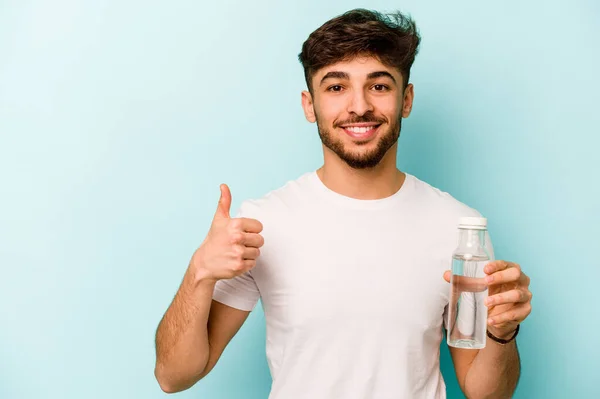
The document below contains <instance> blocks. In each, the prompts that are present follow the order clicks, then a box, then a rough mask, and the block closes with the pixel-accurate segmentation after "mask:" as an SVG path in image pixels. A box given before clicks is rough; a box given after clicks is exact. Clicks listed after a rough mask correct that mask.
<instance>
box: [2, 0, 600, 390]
mask: <svg viewBox="0 0 600 399" xmlns="http://www.w3.org/2000/svg"><path fill="white" fill-rule="evenodd" d="M366 4H368V7H369V8H375V9H379V10H383V11H385V10H392V9H394V8H395V7H398V6H400V7H401V9H402V10H404V11H406V12H409V13H411V14H412V16H413V17H414V18H415V19H416V21H417V23H418V25H419V28H420V31H421V34H422V36H423V42H422V47H421V52H420V54H419V55H418V57H417V60H416V62H415V65H414V67H413V72H412V81H413V83H414V84H415V92H416V98H415V105H414V112H413V114H412V115H411V117H410V118H409V119H407V120H405V122H404V124H403V130H402V135H401V139H400V150H399V167H400V168H401V169H403V170H405V171H407V172H409V173H412V174H415V175H416V176H417V177H419V178H421V179H423V180H425V181H428V182H429V183H431V184H433V185H435V186H437V187H439V188H441V189H443V190H445V191H449V192H450V193H452V194H453V195H454V196H455V197H456V198H458V199H459V200H461V201H464V202H466V203H467V204H469V205H471V206H473V207H475V208H477V209H479V210H480V211H481V212H482V213H484V214H485V215H486V216H487V217H488V218H489V220H490V232H491V234H492V238H493V239H494V242H495V249H496V253H497V256H498V257H499V258H504V259H508V260H513V261H516V262H519V263H521V264H522V266H523V269H524V270H525V271H526V272H527V273H528V274H529V275H530V276H531V280H532V283H531V290H532V291H533V293H534V299H533V307H534V309H533V313H532V315H531V316H530V318H529V319H528V320H527V321H526V322H525V323H524V324H523V328H522V330H521V334H520V336H519V346H520V349H521V356H522V363H523V373H522V377H521V382H520V386H519V389H518V391H517V395H516V397H517V398H527V399H530V398H566V397H573V398H595V397H600V388H599V387H598V383H597V379H598V358H600V352H599V349H598V348H599V346H598V342H597V337H598V318H599V316H600V312H598V303H599V300H598V296H597V292H598V290H597V289H596V288H597V286H598V285H597V281H598V277H600V276H599V272H598V269H599V268H600V262H599V261H598V257H597V256H596V247H597V239H598V238H599V237H600V229H599V226H600V220H599V219H600V218H599V216H598V214H599V213H598V205H599V204H600V201H599V200H598V198H599V194H600V190H599V189H598V172H600V168H599V167H598V150H597V148H598V146H599V145H600V139H599V137H600V116H599V115H600V110H598V106H599V105H600V84H599V82H600V78H599V76H598V74H599V71H600V55H599V47H598V42H599V39H600V27H599V23H598V21H600V6H599V3H598V2H596V1H592V0H590V1H572V0H571V1H568V2H567V1H563V2H552V1H529V2H522V1H504V2H494V3H491V2H481V1H464V0H463V1H453V2H441V1H440V2H434V1H423V0H419V1H403V2H400V3H398V2H393V1H389V0H388V1H373V0H370V1H369V2H357V1H343V0H335V1H327V2H325V1H320V0H319V1H317V0H303V1H298V0H295V1H291V2H290V1H287V2H283V1H264V0H257V1H252V2H246V1H226V0H223V1H218V2H198V1H192V0H188V1H172V2H159V1H141V0H137V1H133V0H130V1H117V0H104V1H99V0H96V1H91V0H90V1H85V2H83V1H76V0H71V1H69V0H56V1H53V2H49V1H41V0H20V1H17V0H14V1H6V0H5V1H0V182H1V185H0V267H1V273H2V274H1V277H0V317H1V324H0V398H11V399H12V398H51V399H54V398H61V399H72V398H89V399H95V398H144V399H148V398H159V397H164V396H166V394H164V393H162V391H160V389H159V387H158V385H157V383H156V381H155V380H154V376H153V367H154V343H153V339H154V332H155V328H156V326H157V324H158V322H159V320H160V318H161V316H162V314H163V312H164V311H165V310H166V308H167V306H168V305H169V303H170V301H171V299H172V297H173V295H174V293H175V290H176V289H177V287H178V284H179V282H180V280H181V277H182V275H183V273H184V270H185V269H186V267H187V264H188V260H189V258H190V256H191V254H192V253H193V251H194V250H195V248H196V247H197V246H198V245H199V244H200V243H201V241H202V239H203V238H204V235H205V233H206V231H207V229H208V226H209V223H210V221H211V219H212V216H213V213H214V210H215V208H216V204H217V200H218V197H219V184H220V183H221V182H226V183H228V184H229V185H230V187H231V190H232V193H233V197H234V202H233V208H236V207H237V206H238V205H239V203H240V202H241V200H243V199H245V198H256V197H259V196H262V195H263V194H264V193H266V192H267V191H269V190H272V189H275V188H277V187H279V186H281V185H282V184H284V183H285V182H286V181H287V180H290V179H294V178H296V177H298V176H299V175H300V174H301V173H304V172H306V171H308V170H312V169H314V168H317V167H318V166H319V165H320V163H321V161H322V153H321V147H320V141H319V138H318V135H317V133H316V130H315V126H314V125H311V124H309V123H307V122H306V121H305V120H304V116H303V114H302V110H301V107H300V92H301V90H303V89H304V80H303V74H302V69H301V66H300V65H299V63H298V62H297V54H298V52H299V51H300V46H301V44H302V42H303V41H304V40H305V39H306V37H307V35H308V34H309V33H310V32H311V31H312V30H314V29H316V28H317V27H318V26H319V25H320V24H322V23H323V22H325V21H326V20H327V19H329V18H331V17H333V16H335V15H337V14H339V13H342V12H344V11H346V10H348V9H350V8H353V7H356V6H365V5H366ZM440 278H441V277H440ZM264 334H265V331H264V319H263V314H262V312H261V311H260V309H259V310H258V311H256V312H254V313H253V314H252V315H251V317H250V318H249V320H248V322H247V323H246V324H245V325H244V327H243V328H242V330H241V331H240V332H239V334H238V335H237V336H236V337H235V338H234V340H233V341H232V342H231V344H230V346H229V347H228V348H227V350H226V352H225V354H224V355H223V357H222V359H221V361H220V363H219V364H218V366H217V368H216V369H215V370H214V371H213V373H212V374H210V375H209V376H208V377H207V378H206V379H205V380H203V381H202V382H201V383H200V384H198V385H197V386H195V387H193V388H192V389H190V390H189V391H186V392H184V393H181V394H178V397H181V398H193V397H198V398H211V399H213V398H214V399H219V398H248V399H254V398H266V397H267V394H268V391H269V385H270V377H269V372H268V369H267V363H266V360H265V355H264V338H265V337H264ZM442 360H443V372H444V375H445V377H446V381H447V384H448V389H449V393H450V395H449V396H450V397H460V394H459V393H458V390H457V385H456V382H455V379H454V377H453V370H452V366H451V363H450V359H449V357H448V353H447V349H446V348H445V346H443V352H442Z"/></svg>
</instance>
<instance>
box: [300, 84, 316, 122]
mask: <svg viewBox="0 0 600 399" xmlns="http://www.w3.org/2000/svg"><path fill="white" fill-rule="evenodd" d="M302 108H303V109H304V116H305V117H306V120H307V121H309V122H310V123H315V122H316V120H317V118H315V108H314V105H313V99H312V95H311V94H310V92H308V91H306V90H304V91H303V92H302Z"/></svg>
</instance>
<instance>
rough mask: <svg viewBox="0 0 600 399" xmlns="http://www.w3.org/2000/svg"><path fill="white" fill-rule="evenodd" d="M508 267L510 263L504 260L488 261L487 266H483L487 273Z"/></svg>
mask: <svg viewBox="0 0 600 399" xmlns="http://www.w3.org/2000/svg"><path fill="white" fill-rule="evenodd" d="M507 267H509V263H508V262H506V261H504V260H495V261H492V262H490V263H488V264H487V265H485V267H484V268H483V271H484V272H485V273H486V274H492V273H495V272H499V271H500V270H504V269H506V268H507Z"/></svg>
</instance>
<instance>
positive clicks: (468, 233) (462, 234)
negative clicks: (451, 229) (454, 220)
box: [458, 229, 487, 252]
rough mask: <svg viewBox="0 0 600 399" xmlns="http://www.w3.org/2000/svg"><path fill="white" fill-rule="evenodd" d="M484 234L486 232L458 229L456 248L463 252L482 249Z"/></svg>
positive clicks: (483, 246)
mask: <svg viewBox="0 0 600 399" xmlns="http://www.w3.org/2000/svg"><path fill="white" fill-rule="evenodd" d="M486 233H487V230H477V229H459V240H458V247H459V248H460V249H461V250H463V251H468V250H474V249H479V248H481V249H484V248H485V236H486ZM475 252H479V251H475Z"/></svg>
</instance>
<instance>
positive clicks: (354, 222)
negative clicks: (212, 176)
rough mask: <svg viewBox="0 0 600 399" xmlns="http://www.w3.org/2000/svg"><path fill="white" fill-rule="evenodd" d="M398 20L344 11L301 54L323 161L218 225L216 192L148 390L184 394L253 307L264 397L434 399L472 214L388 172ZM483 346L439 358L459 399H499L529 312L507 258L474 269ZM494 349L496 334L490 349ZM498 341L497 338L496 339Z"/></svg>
mask: <svg viewBox="0 0 600 399" xmlns="http://www.w3.org/2000/svg"><path fill="white" fill-rule="evenodd" d="M419 40H420V39H419V36H418V34H417V31H416V27H415V24H414V22H413V21H412V20H411V19H410V18H408V17H406V16H403V15H402V14H399V13H398V14H394V15H391V16H385V15H381V14H378V13H375V12H371V11H367V10H353V11H350V12H347V13H345V14H343V15H341V16H339V17H337V18H334V19H332V20H330V21H328V22H327V23H325V24H324V25H323V26H321V27H320V28H319V29H317V30H316V31H315V32H313V33H312V34H311V35H310V36H309V38H308V39H307V40H306V42H305V43H304V45H303V47H302V52H301V54H300V57H299V58H300V61H301V62H302V64H303V66H304V70H305V77H306V83H307V85H308V90H307V91H305V92H303V93H302V107H303V108H304V113H305V116H306V119H307V120H308V121H309V122H316V123H317V127H318V131H319V135H320V137H321V140H322V142H323V155H324V164H323V166H322V167H321V168H319V169H318V170H316V171H314V172H309V173H306V174H304V175H302V176H300V177H299V178H297V179H296V180H294V181H290V182H288V183H287V184H286V185H284V186H283V187H281V188H279V189H277V190H274V191H272V192H270V193H268V194H267V195H265V196H264V197H262V198H260V199H258V200H247V201H244V202H243V203H242V205H241V207H240V210H239V212H238V215H236V217H235V218H231V217H230V213H229V212H230V205H231V194H230V192H229V189H228V187H227V186H225V185H222V186H221V199H220V201H219V205H218V208H217V211H216V214H215V216H214V220H213V223H212V226H211V228H210V231H209V233H208V235H207V237H206V239H205V240H204V242H203V243H202V244H201V245H200V247H199V248H198V250H197V251H196V252H195V253H194V254H193V256H192V259H191V261H190V265H189V268H188V270H187V272H186V274H185V276H184V279H183V281H182V284H181V287H180V288H179V290H178V292H177V294H176V296H175V298H174V300H173V302H172V304H171V305H170V307H169V309H168V310H167V312H166V313H165V315H164V318H163V319H162V321H161V323H160V325H159V327H158V330H157V335H156V346H157V360H156V369H155V374H156V378H157V379H158V382H159V384H160V386H161V387H162V389H163V390H164V391H166V392H177V391H181V390H184V389H187V388H189V387H191V386H192V385H194V384H195V383H196V382H197V381H199V380H200V379H201V378H203V377H204V376H206V375H207V374H208V373H209V372H210V371H211V370H212V368H213V367H214V366H215V364H216V363H217V360H218V359H219V357H220V355H221V354H222V352H223V350H224V349H225V347H226V346H227V344H228V343H229V341H230V340H231V339H232V337H233V336H234V335H235V334H236V332H237V331H238V329H239V328H240V327H241V326H242V324H243V322H244V321H245V320H246V318H247V316H248V314H249V312H250V311H251V310H253V309H254V307H255V305H256V304H257V301H258V300H259V298H260V299H261V300H262V304H263V307H264V312H265V317H266V323H267V348H266V349H267V357H268V362H269V367H270V370H271V375H272V378H273V384H272V388H271V394H270V398H271V399H296V398H298V399H299V398H310V399H318V398H332V399H333V398H336V399H337V398H339V399H355V398H356V399H358V398H360V399H365V398H373V399H380V398H444V397H445V396H446V393H445V385H444V381H443V379H442V375H441V373H440V369H439V347H440V343H441V340H442V333H443V325H444V319H445V317H446V312H447V306H448V300H449V298H448V297H449V285H448V281H449V277H450V274H449V271H447V270H446V269H447V267H448V264H449V260H450V258H451V255H452V252H453V250H454V247H455V245H456V237H457V235H456V234H457V230H456V228H457V223H458V220H459V218H460V217H463V216H479V213H478V212H477V211H475V210H473V209H471V208H469V207H467V206H466V205H464V204H462V203H460V202H458V201H457V200H455V199H454V198H452V197H451V196H450V195H449V194H447V193H443V192H441V191H439V190H437V189H436V188H433V187H431V186H430V185H428V184H426V183H425V182H422V181H420V180H419V179H417V178H416V177H414V176H411V175H409V174H406V173H403V172H401V171H399V170H398V169H397V168H396V154H397V145H398V144H397V142H398V137H399V134H400V127H401V121H402V118H406V117H408V116H409V114H410V112H411V108H412V103H413V98H414V89H413V85H412V84H409V83H408V82H409V73H410V68H411V66H412V63H413V61H414V57H415V54H416V53H417V49H418V45H419ZM485 272H486V273H487V275H488V277H487V283H488V284H489V302H488V306H489V316H490V320H489V326H488V332H489V336H490V338H488V340H487V345H486V347H485V348H484V349H481V350H474V349H457V348H451V349H450V352H451V355H452V359H453V362H454V365H455V369H456V375H457V377H458V381H459V383H460V386H461V388H462V390H463V391H464V392H465V394H466V395H467V396H468V397H469V398H508V397H510V396H511V395H512V393H513V391H514V389H515V387H516V384H517V380H518V377H519V357H518V352H517V347H516V343H515V340H514V337H515V335H516V333H517V331H518V330H517V326H518V325H519V323H520V322H522V321H523V320H524V319H525V318H526V317H527V316H528V314H529V313H530V311H531V307H530V301H531V293H530V292H529V289H528V286H529V279H528V278H527V276H525V274H523V273H522V272H521V271H520V267H519V266H518V265H517V264H514V263H511V262H504V261H495V262H491V263H489V264H488V265H487V266H486V269H485ZM503 340H504V341H503ZM505 341H508V342H505Z"/></svg>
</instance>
